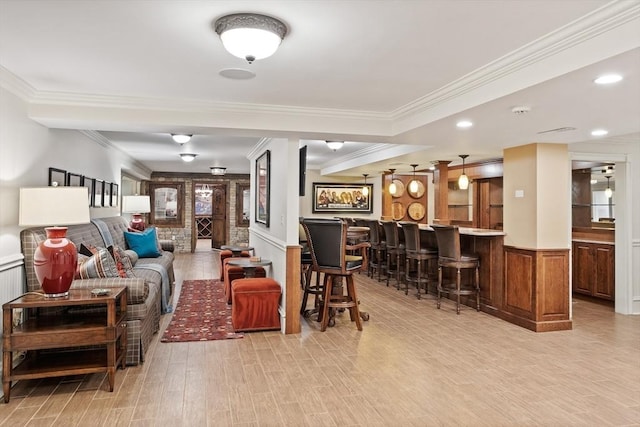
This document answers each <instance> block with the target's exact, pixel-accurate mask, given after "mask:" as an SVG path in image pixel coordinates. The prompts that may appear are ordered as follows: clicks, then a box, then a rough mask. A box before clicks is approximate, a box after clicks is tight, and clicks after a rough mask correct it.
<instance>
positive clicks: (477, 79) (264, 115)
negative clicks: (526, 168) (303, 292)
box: [0, 0, 640, 175]
mask: <svg viewBox="0 0 640 427" xmlns="http://www.w3.org/2000/svg"><path fill="white" fill-rule="evenodd" d="M242 11H244V12H255V13H264V14H269V15H272V16H275V17H278V18H279V19H281V20H282V21H284V22H285V23H286V24H287V27H288V29H289V33H288V34H287V36H286V37H285V40H284V41H283V43H282V45H281V47H280V49H279V50H278V51H277V52H276V54H275V55H273V56H272V57H270V58H267V59H264V60H259V61H256V62H254V63H253V64H251V65H249V64H247V63H246V62H245V61H243V60H241V59H238V58H235V57H233V56H231V55H230V54H228V53H227V52H226V51H225V50H224V49H223V47H222V44H221V42H220V40H219V38H218V36H217V35H216V34H215V32H214V31H213V29H212V23H213V22H214V21H215V20H216V18H218V17H220V16H222V15H226V14H228V13H235V12H242ZM225 68H243V69H249V70H251V71H253V72H255V73H256V77H255V78H254V79H251V80H231V79H227V78H224V77H222V76H220V75H219V74H218V72H219V71H220V70H222V69H225ZM612 71H616V72H619V73H621V74H623V75H624V80H623V81H622V82H620V83H617V84H615V85H613V86H609V87H599V86H595V85H594V84H593V83H592V81H593V79H594V78H595V77H596V76H598V75H599V74H601V73H604V72H612ZM0 83H1V84H3V86H5V87H9V88H11V89H12V90H14V91H15V92H17V93H20V94H21V95H22V96H23V97H25V98H26V99H27V100H28V101H29V102H30V104H31V107H30V115H31V117H32V118H33V119H34V120H36V121H38V122H40V123H43V124H45V125H47V126H50V127H59V128H71V129H82V130H89V131H97V132H99V133H95V132H91V133H90V134H94V135H98V136H99V137H100V138H106V139H107V140H108V141H110V143H111V144H113V145H114V146H116V147H118V148H120V149H121V150H123V151H125V152H127V153H128V154H129V155H131V156H132V157H133V158H135V159H137V160H138V161H139V162H140V163H141V164H142V165H144V166H145V167H146V168H147V169H148V170H152V171H175V172H208V170H209V167H210V166H226V167H227V168H228V171H229V172H235V173H248V171H249V167H250V165H249V162H248V160H247V159H246V155H247V153H248V152H249V151H250V150H251V149H252V147H254V146H255V145H256V143H257V142H258V141H259V140H260V139H261V138H264V137H294V138H300V139H302V140H303V143H304V144H307V145H309V160H308V165H309V166H310V167H312V168H319V169H321V170H322V172H323V173H325V174H338V175H355V174H361V173H370V174H375V173H378V172H380V171H382V170H384V169H388V168H389V167H390V165H395V166H391V167H396V168H398V169H399V170H403V169H404V170H407V171H408V170H410V167H409V166H408V165H409V164H410V163H418V164H420V165H421V166H424V167H426V166H427V165H428V164H430V162H431V161H434V160H454V159H456V158H457V155H458V154H462V153H465V154H470V157H469V159H468V162H473V161H479V160H482V159H487V158H495V157H501V155H502V149H503V148H505V147H510V146H516V145H522V144H526V143H529V142H558V143H574V142H581V141H589V140H592V139H594V137H591V136H590V131H591V130H592V129H593V128H596V127H604V128H607V129H608V130H609V131H610V133H609V135H608V137H607V138H600V139H599V141H602V142H603V143H610V142H611V141H636V142H638V143H640V138H639V135H640V2H639V1H624V2H608V1H601V0H581V1H573V0H553V1H552V0H519V1H512V0H495V1H488V0H485V1H478V0H468V1H466V0H458V1H448V0H424V1H419V0H415V1H412V0H405V1H360V0H354V1H350V0H343V1H339V2H338V1H314V0H309V1H284V0H283V1H268V0H263V1H238V0H236V1H195V0H189V1H170V0H165V1H146V0H144V1H138V0H130V1H126V2H123V1H102V0H93V1H80V0H75V1H73V0H69V1H58V0H31V1H8V0H0ZM519 105H526V106H529V107H530V108H531V112H529V113H528V114H525V115H514V114H513V113H511V109H512V108H513V107H514V106H519ZM461 118H466V119H470V120H472V121H473V122H474V126H473V127H472V128H470V129H466V130H458V129H456V127H455V122H456V121H457V120H458V119H461ZM561 127H574V128H576V130H574V131H569V132H561V133H558V132H554V133H547V134H540V133H539V132H541V131H545V130H549V129H555V128H561ZM179 131H182V132H186V133H193V134H194V135H195V136H194V138H193V139H192V141H191V142H189V143H188V144H186V145H185V146H183V147H180V146H178V145H177V144H175V143H173V142H172V141H171V139H170V137H169V133H171V132H179ZM325 139H342V140H346V141H347V143H346V144H345V146H344V148H343V149H342V150H340V151H337V152H333V151H331V150H329V149H328V148H327V147H326V146H325V144H324V142H322V141H323V140H325ZM186 151H190V152H194V153H197V154H198V157H197V158H196V160H195V161H194V162H192V163H184V162H182V161H181V160H180V158H179V157H178V153H180V152H186ZM455 163H457V161H456V162H455Z"/></svg>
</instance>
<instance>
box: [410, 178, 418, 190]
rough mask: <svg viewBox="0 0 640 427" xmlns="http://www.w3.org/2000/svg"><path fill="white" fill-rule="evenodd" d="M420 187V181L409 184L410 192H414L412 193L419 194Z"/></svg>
mask: <svg viewBox="0 0 640 427" xmlns="http://www.w3.org/2000/svg"><path fill="white" fill-rule="evenodd" d="M419 185H420V184H418V181H417V180H415V179H414V180H412V181H411V182H410V183H409V191H410V192H412V193H417V192H418V190H419V189H420V187H419Z"/></svg>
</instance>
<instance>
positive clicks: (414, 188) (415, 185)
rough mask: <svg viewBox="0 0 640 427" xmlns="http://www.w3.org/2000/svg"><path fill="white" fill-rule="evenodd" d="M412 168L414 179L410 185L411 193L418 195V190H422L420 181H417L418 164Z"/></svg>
mask: <svg viewBox="0 0 640 427" xmlns="http://www.w3.org/2000/svg"><path fill="white" fill-rule="evenodd" d="M411 167H412V168H413V179H412V180H411V182H410V183H409V191H410V192H412V193H417V192H418V190H419V189H420V187H419V185H420V184H419V183H418V180H417V179H416V167H418V165H417V164H415V163H414V164H412V165H411Z"/></svg>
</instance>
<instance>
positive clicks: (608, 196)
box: [604, 175, 613, 199]
mask: <svg viewBox="0 0 640 427" xmlns="http://www.w3.org/2000/svg"><path fill="white" fill-rule="evenodd" d="M605 178H607V189H606V190H604V195H605V196H607V198H608V199H610V198H611V197H613V190H612V189H611V186H610V185H609V180H610V179H611V175H606V176H605Z"/></svg>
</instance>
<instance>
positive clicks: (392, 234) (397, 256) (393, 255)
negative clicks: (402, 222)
mask: <svg viewBox="0 0 640 427" xmlns="http://www.w3.org/2000/svg"><path fill="white" fill-rule="evenodd" d="M382 227H383V228H384V235H385V238H386V239H387V286H389V278H390V277H391V275H395V276H396V288H397V289H400V276H401V273H402V272H403V270H404V268H403V266H404V245H402V244H400V236H399V233H398V223H396V222H395V221H382Z"/></svg>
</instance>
